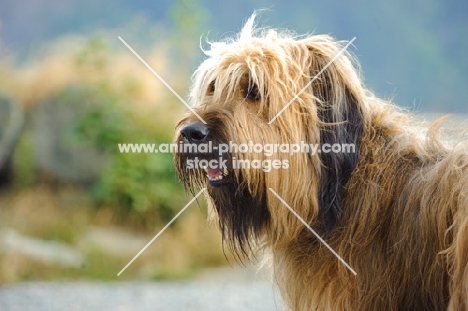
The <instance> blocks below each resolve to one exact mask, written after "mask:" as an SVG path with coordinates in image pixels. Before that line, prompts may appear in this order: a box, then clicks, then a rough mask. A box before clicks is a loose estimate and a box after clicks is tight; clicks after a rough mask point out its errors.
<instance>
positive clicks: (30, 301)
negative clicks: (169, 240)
mask: <svg viewBox="0 0 468 311" xmlns="http://www.w3.org/2000/svg"><path fill="white" fill-rule="evenodd" d="M280 301H281V299H280V298H279V296H278V294H277V290H275V289H274V287H273V286H272V285H271V284H270V283H267V282H263V281H254V282H250V281H242V282H239V281H229V282H203V281H187V282H128V283H91V282H54V283H46V282H31V283H20V284H16V285H8V286H0V310H1V311H27V310H40V311H55V310H57V311H63V310H69V311H74V310H86V311H88V310H89V311H93V310H99V311H104V310H119V311H124V310H129V311H139V310H151V311H153V310H157V311H160V310H161V311H175V310H177V311H179V310H190V311H192V310H193V311H198V310H200V311H211V310H216V311H230V310H236V311H238V310H258V311H263V310H265V311H272V310H282V308H281V302H280Z"/></svg>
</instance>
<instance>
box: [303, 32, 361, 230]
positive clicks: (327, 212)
mask: <svg viewBox="0 0 468 311" xmlns="http://www.w3.org/2000/svg"><path fill="white" fill-rule="evenodd" d="M308 49H309V51H310V58H311V59H310V63H309V65H310V75H311V78H312V79H313V78H314V77H315V75H317V74H318V73H320V71H321V70H323V68H324V67H325V66H327V64H328V63H329V62H330V61H331V60H332V59H333V58H334V57H335V55H336V54H337V53H338V52H339V46H338V45H337V44H336V43H335V42H334V41H333V40H332V39H330V38H328V37H323V38H320V40H319V42H312V43H309V44H308ZM343 54H344V55H340V56H339V57H338V58H337V59H335V61H334V62H333V63H331V64H330V65H328V67H327V68H326V69H325V70H324V71H323V72H322V73H320V75H318V76H317V78H316V79H315V80H314V82H313V83H312V92H313V95H314V97H315V98H316V99H317V101H316V102H317V114H318V117H319V119H320V120H321V124H320V144H321V146H322V148H325V147H327V150H330V152H324V151H326V150H324V149H323V150H322V152H321V153H320V159H321V164H322V168H321V174H320V175H321V176H320V183H319V190H318V202H319V217H320V220H321V225H322V229H323V231H324V232H325V233H326V232H329V231H330V230H332V229H333V227H334V226H335V225H336V223H337V221H338V219H339V215H340V213H341V210H342V194H343V188H344V186H345V184H346V183H347V182H348V180H349V178H350V176H351V173H352V172H353V170H354V169H355V168H356V166H357V164H358V161H359V151H360V148H359V147H360V137H361V133H362V129H363V118H362V113H361V109H360V108H361V107H360V99H361V98H363V94H362V88H361V83H360V79H359V77H358V75H357V72H356V70H355V69H354V67H353V65H352V63H351V61H350V59H349V58H348V56H347V55H346V53H343ZM326 144H327V145H326ZM338 146H339V147H338Z"/></svg>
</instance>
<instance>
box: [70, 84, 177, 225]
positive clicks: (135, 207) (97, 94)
mask: <svg viewBox="0 0 468 311" xmlns="http://www.w3.org/2000/svg"><path fill="white" fill-rule="evenodd" d="M82 96H85V98H81V100H83V101H90V100H93V102H94V103H95V105H92V107H91V109H90V110H89V111H88V112H87V113H86V114H85V115H84V116H83V117H82V118H81V119H80V121H79V122H78V124H77V126H76V127H75V131H74V133H75V137H76V139H78V140H81V141H88V142H92V143H93V145H94V146H95V148H97V149H99V150H101V151H104V152H105V153H106V155H107V160H106V165H105V167H104V168H103V172H102V175H101V178H100V179H99V181H98V182H97V183H96V184H95V185H94V187H93V189H92V193H93V194H94V196H95V198H96V199H97V200H98V202H100V203H101V204H107V205H112V206H115V207H117V208H118V209H119V211H120V212H122V213H123V216H125V215H128V213H132V212H136V215H140V216H142V217H144V216H145V215H146V213H147V212H150V213H151V215H152V216H156V217H157V219H159V220H160V221H167V220H168V219H170V218H171V217H172V215H173V208H174V207H177V206H179V204H177V200H176V199H175V198H177V197H179V194H180V193H181V192H180V191H181V188H180V186H179V185H178V184H177V180H176V176H175V172H174V169H173V164H172V156H171V155H170V154H160V153H154V154H145V153H135V154H132V153H120V152H119V149H118V144H119V143H152V144H160V143H167V140H164V135H160V134H159V133H157V132H155V131H153V130H152V129H151V128H146V127H145V123H150V122H149V120H147V119H148V118H149V117H150V116H146V115H144V114H143V113H138V111H134V110H131V109H126V108H125V103H126V102H127V101H126V99H125V98H123V97H119V96H117V95H116V94H115V93H114V92H113V91H112V90H111V89H109V88H107V87H106V86H105V85H101V86H93V87H90V88H88V89H87V91H86V92H85V93H84V94H82ZM133 216H135V215H133ZM153 221H154V219H153Z"/></svg>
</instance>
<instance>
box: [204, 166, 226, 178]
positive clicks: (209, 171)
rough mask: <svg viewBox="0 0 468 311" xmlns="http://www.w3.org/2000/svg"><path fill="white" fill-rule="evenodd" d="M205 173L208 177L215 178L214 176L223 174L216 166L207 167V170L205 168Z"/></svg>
mask: <svg viewBox="0 0 468 311" xmlns="http://www.w3.org/2000/svg"><path fill="white" fill-rule="evenodd" d="M206 173H207V174H208V176H209V177H210V178H216V177H219V176H221V175H223V172H221V171H220V170H219V169H217V168H211V167H209V168H208V169H207V170H206Z"/></svg>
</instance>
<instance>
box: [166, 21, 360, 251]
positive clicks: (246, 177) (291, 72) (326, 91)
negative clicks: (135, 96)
mask: <svg viewBox="0 0 468 311" xmlns="http://www.w3.org/2000/svg"><path fill="white" fill-rule="evenodd" d="M254 32H255V31H254V30H253V18H251V19H250V20H249V21H248V22H247V24H246V26H245V27H244V29H243V30H242V32H241V34H240V35H239V38H238V40H236V41H231V42H221V43H212V44H211V50H209V51H205V54H206V55H207V56H208V58H207V59H206V60H205V61H204V62H203V63H202V64H201V65H200V67H199V68H198V69H197V71H196V72H195V74H194V83H193V86H192V89H191V96H190V99H191V104H192V105H193V107H194V111H195V112H196V113H197V114H198V116H200V118H201V119H202V120H203V121H201V120H200V119H199V118H198V117H197V116H196V115H194V114H190V115H188V116H187V117H185V118H183V119H182V120H181V121H180V122H179V124H178V126H177V128H176V142H177V143H178V144H181V145H185V144H194V145H197V146H202V145H203V146H205V147H207V148H209V146H210V144H211V147H212V148H211V149H210V150H211V151H210V150H208V152H200V150H198V151H194V150H192V151H190V152H180V150H179V152H178V153H177V154H176V155H175V165H176V169H177V172H178V175H179V178H180V179H181V181H182V182H183V183H184V184H185V185H186V187H188V188H189V189H193V187H200V188H206V189H207V195H206V197H207V199H208V202H209V208H210V211H212V212H213V215H214V217H215V219H217V220H218V222H219V225H220V228H221V231H222V233H223V239H224V240H225V241H227V242H228V244H229V245H230V246H231V247H232V248H233V249H234V251H235V252H236V253H237V254H239V255H245V254H247V253H248V251H249V249H250V247H251V246H253V245H252V243H255V242H256V241H259V240H261V237H262V235H263V234H265V233H266V234H269V235H270V237H271V238H273V239H281V238H285V237H288V238H294V237H295V236H296V235H297V234H298V232H299V231H300V230H302V227H303V226H302V225H301V224H300V223H299V221H298V219H297V218H296V217H295V216H294V215H292V214H291V213H290V212H289V211H288V210H287V209H286V207H285V206H283V205H282V203H281V202H280V201H279V200H278V199H277V198H276V197H274V196H273V195H272V194H271V192H270V191H268V188H272V189H273V190H274V191H275V192H277V193H278V194H279V195H280V196H281V197H282V198H283V199H284V200H285V201H286V202H287V203H288V204H289V205H290V206H291V207H292V208H294V209H295V210H296V212H297V213H298V214H299V215H300V216H301V217H302V218H303V219H305V220H306V221H307V222H309V224H311V225H313V226H317V227H319V228H320V230H322V231H328V230H330V229H331V228H332V227H333V225H334V224H335V223H336V221H337V219H338V216H339V212H340V209H341V198H340V195H341V191H342V187H343V186H344V184H345V183H346V181H347V180H348V178H349V175H350V174H351V172H352V170H353V169H354V168H355V166H356V164H357V161H358V152H355V153H354V154H332V153H329V154H320V153H315V154H313V153H312V152H309V153H304V152H300V153H294V154H290V153H286V152H273V153H268V155H267V154H265V152H255V151H254V150H252V147H253V145H255V144H261V145H262V146H266V145H268V146H271V145H274V144H300V143H307V144H316V145H320V144H324V143H329V144H333V143H355V144H359V136H360V133H361V129H362V124H363V121H362V118H361V113H360V107H359V99H360V98H361V97H362V96H364V95H363V94H362V92H363V91H362V89H361V86H360V82H359V78H358V76H357V74H356V71H355V70H354V68H353V66H352V64H351V61H350V60H349V58H348V57H347V56H345V55H343V56H341V57H339V58H337V59H336V60H335V61H334V62H333V63H332V64H330V65H329V66H328V67H327V68H326V69H325V70H324V71H323V72H321V70H322V69H324V68H325V67H326V66H327V64H328V63H329V62H330V61H331V60H332V58H333V57H334V56H335V55H336V54H338V52H339V50H340V46H339V45H338V44H337V43H336V42H334V41H332V40H331V39H330V38H329V37H327V36H311V37H303V38H299V39H296V38H294V37H292V36H290V35H279V34H278V33H276V32H274V31H272V30H271V31H268V32H264V33H262V34H260V35H254ZM344 54H346V53H344ZM319 73H320V74H319ZM317 74H319V75H318V77H317V78H316V79H314V81H313V83H312V84H310V86H308V87H306V86H307V84H308V83H309V82H310V81H311V79H313V78H314V77H315V76H316V75H317ZM289 103H290V104H289ZM288 104H289V105H288ZM287 105H288V106H287ZM286 106H287V107H286ZM285 107H286V108H285ZM284 108H285V109H284ZM280 112H281V114H279V115H278V113H280ZM270 121H271V122H270ZM203 122H205V123H203ZM241 144H245V145H247V146H248V145H250V147H251V148H250V149H249V150H247V152H243V151H245V150H239V148H233V145H237V146H238V147H239V146H240V145H241ZM221 146H224V147H221ZM226 146H227V147H228V148H227V150H226V148H225V147H226ZM213 147H214V148H213ZM221 149H222V150H221ZM203 151H204V150H203ZM202 160H205V161H202ZM239 161H249V163H250V164H253V163H255V167H253V166H254V165H250V167H247V165H239Z"/></svg>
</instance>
